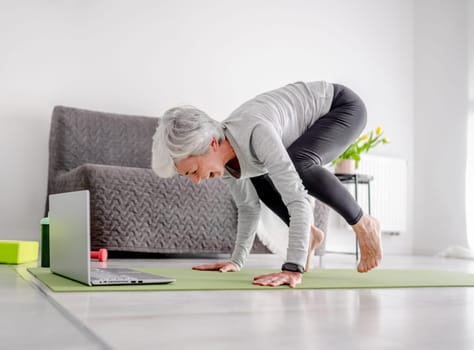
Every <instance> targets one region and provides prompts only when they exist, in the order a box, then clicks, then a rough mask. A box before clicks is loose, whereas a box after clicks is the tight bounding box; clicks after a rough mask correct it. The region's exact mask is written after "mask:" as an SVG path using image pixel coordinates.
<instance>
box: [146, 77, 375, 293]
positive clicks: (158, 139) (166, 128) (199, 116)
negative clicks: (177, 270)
mask: <svg viewBox="0 0 474 350" xmlns="http://www.w3.org/2000/svg"><path fill="white" fill-rule="evenodd" d="M365 125H366V109H365V106H364V103H363V102H362V100H361V99H360V98H359V97H358V96H357V95H356V94H355V93H354V92H353V91H352V90H350V89H349V88H347V87H345V86H342V85H339V84H331V83H328V82H324V81H316V82H309V83H304V82H297V83H294V84H289V85H286V86H284V87H282V88H279V89H276V90H273V91H269V92H266V93H263V94H261V95H258V96H256V97H255V98H253V99H251V100H249V101H247V102H245V103H244V104H242V105H241V106H240V107H239V108H237V109H236V110H235V111H234V112H233V113H232V114H231V115H230V116H229V117H228V118H227V119H225V120H224V121H223V122H218V121H215V120H214V119H212V118H210V117H209V116H208V115H207V114H205V113H204V112H202V111H200V110H198V109H196V108H193V107H176V108H172V109H170V110H168V111H167V112H166V113H165V114H164V116H163V117H162V118H161V122H160V123H159V126H158V128H157V130H156V133H155V136H154V139H153V158H152V168H153V170H154V171H155V172H156V174H157V175H159V176H161V177H170V176H173V175H176V174H179V175H183V176H187V177H189V179H191V181H193V182H194V183H196V184H199V182H200V181H201V180H204V179H209V178H214V177H221V178H222V180H223V181H224V182H225V183H227V184H228V186H229V189H230V192H231V193H232V197H233V199H234V200H235V203H236V206H237V210H238V224H237V238H236V242H235V248H234V251H233V253H232V256H231V258H230V260H229V261H224V262H218V263H215V264H206V265H200V266H196V267H194V269H196V270H216V271H221V272H227V271H238V270H240V269H241V268H242V267H243V265H244V263H245V260H246V258H247V256H248V254H249V251H250V248H251V247H252V244H253V240H254V237H255V233H256V229H257V223H258V219H259V213H260V200H261V201H262V202H263V203H265V204H266V205H267V206H268V207H269V208H270V209H271V210H272V211H273V212H275V213H276V214H277V215H278V216H279V217H280V218H281V219H282V220H283V221H284V222H285V223H286V224H287V225H288V226H289V240H288V248H287V258H286V262H285V263H284V264H283V266H282V269H281V271H279V272H276V273H272V274H265V275H261V276H257V277H255V278H254V281H253V283H254V284H258V285H262V286H278V285H283V284H288V285H289V286H290V287H295V286H296V285H297V284H299V283H301V280H302V274H303V272H304V271H307V270H308V268H309V265H310V259H311V257H312V255H313V253H314V250H315V249H316V248H317V247H318V246H319V245H320V244H321V242H322V240H323V239H324V234H323V232H322V231H321V230H319V229H318V228H316V227H314V226H312V213H311V205H310V201H309V197H308V195H311V196H314V197H316V198H317V199H319V200H320V201H322V202H324V203H326V204H327V205H329V206H330V207H332V208H333V209H334V210H336V211H337V212H338V213H339V214H340V215H341V216H342V217H344V219H345V220H346V221H347V223H348V224H350V225H351V226H352V228H353V230H354V232H355V234H356V236H357V238H358V240H359V244H360V250H361V258H360V261H359V264H358V267H357V270H358V271H359V272H367V271H369V270H371V269H373V268H374V267H376V266H377V265H378V264H379V262H380V260H381V259H382V246H381V240H380V225H379V222H378V221H377V220H376V219H375V218H373V217H371V216H369V215H367V214H365V213H364V212H363V211H362V209H361V208H360V206H359V205H358V204H357V202H356V201H355V200H354V198H353V196H352V195H351V194H350V193H349V192H348V191H347V189H346V188H345V187H344V186H343V185H342V184H341V183H340V181H339V180H338V179H337V178H336V177H335V176H334V174H332V173H331V172H329V171H328V170H327V169H326V168H324V165H325V164H327V163H328V162H330V161H332V160H333V159H335V158H336V157H337V156H338V155H339V154H341V153H342V152H343V151H344V150H345V149H346V148H347V146H348V145H349V144H351V143H352V142H353V141H354V140H355V139H356V138H357V137H358V136H359V135H360V133H361V132H362V130H363V128H364V127H365Z"/></svg>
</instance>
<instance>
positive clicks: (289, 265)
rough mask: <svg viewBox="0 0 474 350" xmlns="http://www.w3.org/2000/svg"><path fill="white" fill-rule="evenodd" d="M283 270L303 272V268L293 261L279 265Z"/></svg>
mask: <svg viewBox="0 0 474 350" xmlns="http://www.w3.org/2000/svg"><path fill="white" fill-rule="evenodd" d="M281 269H282V270H283V271H291V272H301V273H303V271H304V268H303V267H302V266H300V265H298V264H294V263H284V264H283V266H282V267H281Z"/></svg>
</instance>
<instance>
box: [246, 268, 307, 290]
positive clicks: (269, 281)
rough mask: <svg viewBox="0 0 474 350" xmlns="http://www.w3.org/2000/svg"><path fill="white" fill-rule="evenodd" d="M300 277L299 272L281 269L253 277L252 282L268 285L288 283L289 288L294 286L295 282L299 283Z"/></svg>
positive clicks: (274, 285)
mask: <svg viewBox="0 0 474 350" xmlns="http://www.w3.org/2000/svg"><path fill="white" fill-rule="evenodd" d="M301 279H302V273H301V272H292V271H281V272H276V273H270V274H266V275H260V276H257V277H254V279H253V284H258V285H259V286H270V287H276V286H281V285H284V284H288V285H289V286H290V288H295V287H296V285H297V284H300V283H301Z"/></svg>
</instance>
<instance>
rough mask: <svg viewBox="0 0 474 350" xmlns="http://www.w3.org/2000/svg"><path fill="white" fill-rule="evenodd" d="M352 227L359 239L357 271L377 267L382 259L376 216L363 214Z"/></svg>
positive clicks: (365, 270)
mask: <svg viewBox="0 0 474 350" xmlns="http://www.w3.org/2000/svg"><path fill="white" fill-rule="evenodd" d="M352 228H353V230H354V232H355V234H356V236H357V239H358V240H359V247H360V253H361V256H360V261H359V265H358V266H357V271H359V272H368V271H370V270H372V269H373V268H375V267H377V266H378V264H379V263H380V261H381V260H382V243H381V240H380V223H379V221H378V220H377V219H376V218H374V217H372V216H369V215H367V214H364V216H363V217H362V218H361V219H360V220H359V222H358V223H357V224H355V225H352Z"/></svg>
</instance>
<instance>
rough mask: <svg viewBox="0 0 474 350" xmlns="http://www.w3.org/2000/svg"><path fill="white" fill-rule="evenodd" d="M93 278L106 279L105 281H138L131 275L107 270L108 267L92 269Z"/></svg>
mask: <svg viewBox="0 0 474 350" xmlns="http://www.w3.org/2000/svg"><path fill="white" fill-rule="evenodd" d="M91 279H93V280H100V281H105V282H130V281H136V279H135V278H131V277H130V276H129V275H125V274H121V273H120V272H111V271H107V269H92V270H91Z"/></svg>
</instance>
